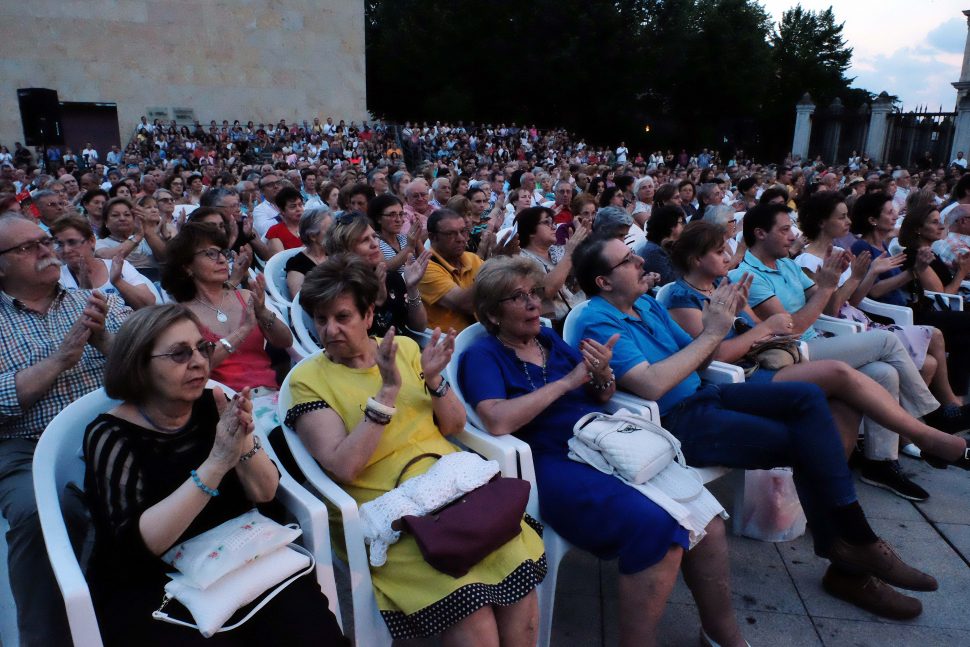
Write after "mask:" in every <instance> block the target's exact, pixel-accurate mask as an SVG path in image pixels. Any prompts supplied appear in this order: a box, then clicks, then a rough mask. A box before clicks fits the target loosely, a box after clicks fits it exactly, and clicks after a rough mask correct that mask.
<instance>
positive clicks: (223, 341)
mask: <svg viewBox="0 0 970 647" xmlns="http://www.w3.org/2000/svg"><path fill="white" fill-rule="evenodd" d="M219 343H220V344H222V347H223V348H225V349H226V352H227V353H229V354H230V355H232V354H233V353H235V352H236V349H235V347H233V345H232V342H230V341H229V340H228V339H226V338H225V337H223V338H222V339H220V340H219Z"/></svg>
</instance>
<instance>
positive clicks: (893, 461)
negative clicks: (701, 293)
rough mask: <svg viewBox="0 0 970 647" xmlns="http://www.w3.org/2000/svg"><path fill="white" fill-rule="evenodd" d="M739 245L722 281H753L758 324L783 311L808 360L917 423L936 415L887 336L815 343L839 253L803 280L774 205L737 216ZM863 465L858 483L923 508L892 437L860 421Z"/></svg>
mask: <svg viewBox="0 0 970 647" xmlns="http://www.w3.org/2000/svg"><path fill="white" fill-rule="evenodd" d="M744 242H745V244H747V246H748V251H747V253H746V254H745V255H744V260H743V261H741V264H740V265H739V266H738V268H737V269H735V270H732V271H731V272H730V273H729V274H728V276H729V277H730V279H731V281H732V282H733V281H738V280H740V279H741V276H742V275H744V274H749V275H751V276H753V277H754V278H753V280H752V283H751V289H750V291H749V293H748V304H749V305H750V306H751V307H752V308H753V309H754V311H755V313H756V314H757V315H758V316H759V317H761V318H762V319H766V318H768V317H770V316H771V315H773V314H776V313H780V312H788V313H790V314H791V316H792V323H793V324H794V331H795V332H796V333H798V334H801V335H802V339H803V340H804V341H805V342H806V343H807V344H808V350H809V356H810V357H811V358H812V359H837V360H841V361H843V362H845V363H847V364H849V365H850V366H852V367H853V368H856V369H858V370H860V371H862V372H863V373H865V374H866V375H868V376H869V377H871V378H872V379H874V380H875V381H876V382H878V383H879V384H881V385H882V386H883V387H884V388H885V389H886V390H887V391H889V393H891V394H892V395H893V397H895V398H897V399H898V400H899V402H900V404H901V405H902V406H903V408H904V409H906V411H908V412H909V413H910V414H911V415H913V416H916V417H920V416H925V415H926V414H928V413H930V412H932V411H935V410H936V409H938V408H939V406H940V403H939V402H937V400H936V398H934V397H933V394H932V393H930V391H929V389H928V388H927V387H926V383H925V382H924V381H923V378H922V376H920V373H919V370H918V369H917V368H916V366H915V365H914V364H913V360H912V359H910V357H909V354H908V353H907V352H906V350H905V348H903V346H902V344H901V343H900V342H899V340H898V339H897V338H896V336H895V335H893V334H892V333H890V332H887V331H885V330H871V331H868V332H865V333H862V334H857V335H840V336H838V337H823V336H822V335H821V334H820V333H819V332H818V331H817V330H816V329H815V328H814V327H813V324H814V323H815V321H816V320H817V319H818V317H819V315H821V314H822V311H823V310H824V309H825V306H826V305H827V304H828V302H829V300H830V299H831V298H832V295H833V294H834V293H835V290H836V288H837V287H838V279H839V275H840V274H841V273H842V271H843V270H844V269H845V268H846V267H847V266H848V263H849V259H850V256H849V255H848V254H847V253H844V252H835V253H831V254H829V256H828V258H826V259H825V262H824V263H823V264H822V266H821V267H820V268H819V269H818V271H817V272H816V273H815V279H816V280H815V281H812V280H811V279H810V278H808V277H807V276H806V275H805V274H804V273H803V272H802V270H801V268H799V267H798V265H796V264H795V262H794V261H792V260H791V259H790V258H788V252H789V250H790V249H791V246H792V243H794V242H795V235H794V234H793V233H792V229H791V218H790V217H789V214H788V208H787V207H786V206H785V205H779V204H764V205H758V206H756V207H754V208H753V209H750V210H749V211H748V212H747V213H746V214H745V216H744ZM863 428H864V431H865V460H864V464H863V468H862V477H861V478H862V480H863V481H865V482H866V483H869V484H870V485H876V486H878V487H882V488H885V489H887V490H889V491H890V492H893V493H894V494H896V495H898V496H901V497H903V498H905V499H909V500H912V501H925V500H926V499H927V498H928V497H929V494H927V492H926V491H925V490H924V489H923V488H921V487H920V486H918V485H917V484H916V483H914V482H913V481H912V480H911V479H909V478H908V477H907V476H906V475H904V474H903V473H902V471H901V469H900V467H899V461H898V457H899V436H897V435H896V434H895V433H894V432H892V431H889V430H888V429H886V428H885V427H882V426H880V425H877V424H876V423H874V422H873V421H871V420H870V419H868V418H866V419H865V420H864V422H863Z"/></svg>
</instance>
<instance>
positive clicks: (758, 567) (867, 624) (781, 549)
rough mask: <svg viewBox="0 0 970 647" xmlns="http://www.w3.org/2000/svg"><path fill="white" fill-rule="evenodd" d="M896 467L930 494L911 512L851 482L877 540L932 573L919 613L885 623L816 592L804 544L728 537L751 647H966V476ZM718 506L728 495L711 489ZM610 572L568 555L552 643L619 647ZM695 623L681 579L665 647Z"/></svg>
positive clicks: (818, 569) (969, 565) (606, 565)
mask: <svg viewBox="0 0 970 647" xmlns="http://www.w3.org/2000/svg"><path fill="white" fill-rule="evenodd" d="M902 461H903V466H904V468H905V469H906V470H908V471H911V472H912V473H913V474H914V476H915V478H916V480H917V481H918V482H919V483H920V484H921V485H923V486H924V487H925V488H926V489H927V490H929V491H930V493H931V497H930V500H929V501H927V502H926V503H922V504H913V503H910V502H907V501H904V500H903V499H900V498H898V497H896V496H894V495H892V494H890V493H888V492H886V491H884V490H880V489H877V488H874V487H871V486H868V485H865V484H861V483H860V484H859V486H858V490H859V496H860V499H861V501H862V505H863V507H864V508H865V510H866V513H867V515H868V516H869V519H870V522H871V524H872V526H873V528H874V529H875V530H876V532H877V533H878V534H880V535H882V536H883V537H885V538H887V539H888V540H889V541H890V542H891V543H892V544H893V545H894V546H895V547H896V548H897V550H898V551H899V553H900V554H901V555H902V556H903V557H904V559H906V560H907V561H909V562H910V563H911V564H913V565H915V566H917V567H919V568H921V569H923V570H925V571H926V572H928V573H930V574H932V575H934V576H935V577H936V578H937V579H938V580H939V581H940V590H939V591H936V592H933V593H915V594H913V595H915V596H917V597H919V598H920V599H921V600H922V601H923V607H924V610H923V614H922V615H921V616H920V617H919V618H917V619H916V620H913V621H910V622H894V621H888V620H883V619H881V618H878V617H876V616H873V615H872V614H869V613H866V612H864V611H861V610H859V609H857V608H855V607H852V606H850V605H848V604H845V603H843V602H841V601H839V600H836V599H834V598H831V597H829V596H828V595H827V594H825V593H824V592H823V591H822V587H821V577H822V574H823V573H824V571H825V564H826V562H824V561H823V560H820V559H818V558H817V557H815V555H814V553H813V552H812V549H811V543H810V541H809V539H808V538H807V537H801V538H799V539H798V540H796V541H793V542H790V543H781V544H770V543H764V542H759V541H755V540H751V539H746V538H743V537H735V536H731V537H730V539H729V545H730V550H731V570H732V576H733V591H734V608H735V609H736V611H737V614H738V619H739V621H740V622H741V625H742V630H743V631H744V634H745V638H747V640H748V641H749V642H750V643H751V645H752V646H753V647H768V646H771V647H781V646H796V645H797V646H802V645H805V646H809V645H826V646H832V647H842V646H846V647H848V646H852V647H862V646H873V647H890V646H897V645H920V646H921V647H929V646H931V645H934V646H935V645H940V646H946V647H953V646H956V645H970V614H968V613H967V605H968V603H970V594H968V591H970V473H967V472H965V471H963V470H957V469H954V468H951V469H948V470H946V471H938V470H934V469H931V468H929V467H928V466H926V465H925V464H923V463H922V462H919V461H913V460H910V459H907V458H903V459H902ZM712 489H713V490H714V492H715V494H717V495H718V497H719V498H720V499H721V500H722V501H730V492H728V491H725V490H724V488H723V487H720V486H719V485H718V484H717V483H715V484H714V487H713V488H712ZM616 578H617V571H616V564H615V563H611V562H599V561H598V560H596V559H594V558H592V557H590V556H589V555H585V554H582V553H580V552H578V551H573V552H572V553H570V555H568V556H567V558H566V559H565V560H564V561H563V564H562V568H561V570H560V576H559V587H558V592H557V599H556V617H555V620H554V623H553V624H554V626H553V644H554V645H556V646H557V647H559V646H564V647H565V646H574V645H575V646H577V647H578V646H582V647H599V646H609V645H616V644H617V632H616V628H617V620H616V595H617V592H616V591H617V586H616ZM699 628H700V623H699V620H698V617H697V610H696V608H695V607H694V604H693V600H692V598H691V597H690V593H689V592H688V590H687V587H686V586H685V585H684V583H683V581H681V582H678V584H677V588H676V589H675V590H674V593H673V595H672V596H671V600H670V602H669V604H668V605H667V612H666V614H665V615H664V619H663V623H662V629H661V636H662V639H661V644H663V645H690V646H693V645H697V644H698V632H699V630H700V629H699Z"/></svg>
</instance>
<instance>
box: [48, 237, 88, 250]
mask: <svg viewBox="0 0 970 647" xmlns="http://www.w3.org/2000/svg"><path fill="white" fill-rule="evenodd" d="M83 244H84V239H83V238H71V239H69V240H55V241H54V249H65V248H66V249H74V248H75V247H79V246H81V245H83Z"/></svg>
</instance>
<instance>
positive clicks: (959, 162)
mask: <svg viewBox="0 0 970 647" xmlns="http://www.w3.org/2000/svg"><path fill="white" fill-rule="evenodd" d="M954 164H956V165H957V166H959V167H960V168H967V158H966V157H961V158H960V159H957V158H953V161H952V162H950V166H953V165H954Z"/></svg>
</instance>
